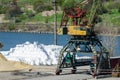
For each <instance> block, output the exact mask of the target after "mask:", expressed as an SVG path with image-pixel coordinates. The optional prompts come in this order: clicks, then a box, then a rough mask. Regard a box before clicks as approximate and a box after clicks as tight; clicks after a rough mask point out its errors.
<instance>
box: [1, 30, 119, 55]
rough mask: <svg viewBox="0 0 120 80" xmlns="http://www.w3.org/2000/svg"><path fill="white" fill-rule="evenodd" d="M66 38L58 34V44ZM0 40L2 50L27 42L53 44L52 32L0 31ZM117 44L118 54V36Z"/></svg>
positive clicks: (64, 42) (117, 52)
mask: <svg viewBox="0 0 120 80" xmlns="http://www.w3.org/2000/svg"><path fill="white" fill-rule="evenodd" d="M67 40H68V36H67V35H62V36H60V35H59V36H58V45H61V46H63V45H65V44H66V42H67ZM0 41H1V42H2V43H3V45H4V47H3V48H2V50H9V49H10V48H13V47H15V46H16V45H17V44H22V43H25V42H26V41H29V42H38V43H39V44H45V45H52V44H54V35H53V34H39V33H24V32H23V33H17V32H0ZM116 42H117V46H116V47H115V49H116V55H120V36H119V37H117V39H116Z"/></svg>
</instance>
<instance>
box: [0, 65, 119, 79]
mask: <svg viewBox="0 0 120 80" xmlns="http://www.w3.org/2000/svg"><path fill="white" fill-rule="evenodd" d="M84 68H87V67H82V68H80V69H82V70H78V71H77V72H76V74H71V72H70V70H64V71H63V72H62V74H61V75H55V74H54V72H55V66H40V67H37V68H36V69H31V70H23V71H13V72H0V80H95V78H93V77H92V76H91V75H89V74H87V73H88V72H87V70H86V69H84ZM83 69H84V70H83ZM98 80H120V78H113V77H110V75H107V76H104V77H103V76H99V79H98Z"/></svg>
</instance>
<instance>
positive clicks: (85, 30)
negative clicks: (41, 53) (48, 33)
mask: <svg viewBox="0 0 120 80" xmlns="http://www.w3.org/2000/svg"><path fill="white" fill-rule="evenodd" d="M58 34H60V35H65V34H67V35H72V36H87V35H90V34H91V27H89V26H68V27H63V28H59V29H58Z"/></svg>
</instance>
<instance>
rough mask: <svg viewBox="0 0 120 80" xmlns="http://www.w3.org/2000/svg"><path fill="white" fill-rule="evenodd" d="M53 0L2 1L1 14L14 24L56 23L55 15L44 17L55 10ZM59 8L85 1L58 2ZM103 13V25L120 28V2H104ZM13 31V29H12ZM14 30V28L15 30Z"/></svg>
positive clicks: (109, 0) (64, 0)
mask: <svg viewBox="0 0 120 80" xmlns="http://www.w3.org/2000/svg"><path fill="white" fill-rule="evenodd" d="M52 1H53V0H0V14H5V15H6V16H5V20H10V22H11V21H12V22H14V23H27V22H42V23H46V22H47V23H49V22H54V13H52V14H53V15H50V16H49V15H47V14H46V15H47V16H43V15H42V12H44V11H50V10H54V8H53V4H52ZM56 1H57V8H58V10H59V11H62V10H63V9H64V8H65V7H72V6H75V5H76V4H77V5H79V2H81V1H84V0H56ZM103 6H104V8H103V9H102V10H103V11H104V10H105V11H107V12H106V13H103V14H101V15H100V17H101V18H102V23H104V22H105V21H106V20H108V22H110V23H112V24H114V25H116V26H117V27H120V0H103ZM61 15H62V13H61V12H59V13H57V18H58V23H59V22H60V21H61V20H60V19H61ZM10 29H11V28H10ZM13 29H14V28H13Z"/></svg>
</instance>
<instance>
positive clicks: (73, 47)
mask: <svg viewBox="0 0 120 80" xmlns="http://www.w3.org/2000/svg"><path fill="white" fill-rule="evenodd" d="M76 53H93V54H94V72H93V76H96V75H98V74H100V73H101V72H102V69H104V70H105V69H110V58H109V53H108V52H107V50H106V49H105V48H104V47H103V45H102V44H101V42H100V40H99V39H98V37H97V36H96V35H95V34H94V35H88V36H71V38H70V40H69V41H68V43H67V44H66V45H65V46H64V47H63V48H62V50H61V51H60V55H59V60H58V64H57V69H56V75H59V74H60V73H61V72H62V69H64V68H70V67H72V68H73V69H72V70H71V71H72V73H75V72H76V70H77V65H76V57H75V56H76Z"/></svg>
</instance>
